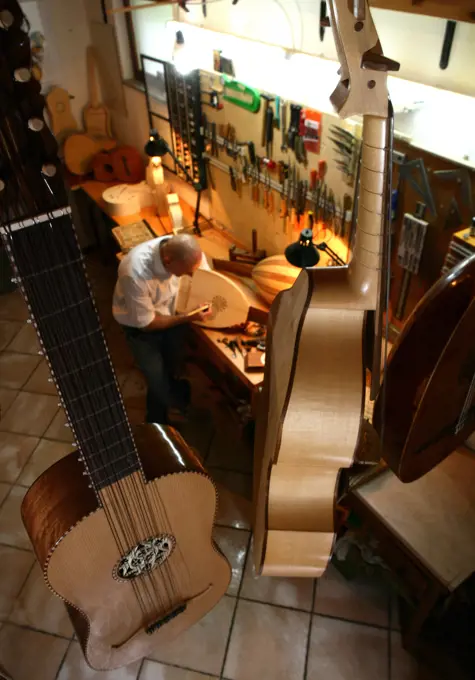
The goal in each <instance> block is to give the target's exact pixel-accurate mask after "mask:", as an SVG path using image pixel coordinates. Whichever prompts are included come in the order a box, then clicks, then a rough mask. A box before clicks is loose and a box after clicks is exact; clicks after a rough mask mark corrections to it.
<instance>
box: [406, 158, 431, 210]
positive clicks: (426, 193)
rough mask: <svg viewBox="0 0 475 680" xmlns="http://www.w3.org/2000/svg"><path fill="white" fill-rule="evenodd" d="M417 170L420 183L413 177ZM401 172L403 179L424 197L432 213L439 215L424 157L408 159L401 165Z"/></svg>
mask: <svg viewBox="0 0 475 680" xmlns="http://www.w3.org/2000/svg"><path fill="white" fill-rule="evenodd" d="M415 171H416V172H417V171H418V172H419V174H420V178H421V184H419V183H418V182H417V180H416V179H415V178H414V177H413V174H414V172H415ZM399 173H400V177H401V180H406V182H407V183H408V184H409V186H411V187H412V188H413V189H414V191H415V192H416V193H417V194H419V196H421V197H422V199H423V201H424V203H425V204H426V205H427V206H428V207H429V210H430V211H431V213H432V215H433V216H434V217H437V208H436V205H435V201H434V196H433V194H432V190H431V188H430V183H429V178H428V176H427V170H426V166H425V165H424V161H423V160H422V158H417V159H416V160H413V161H406V163H404V165H401V168H400V170H399Z"/></svg>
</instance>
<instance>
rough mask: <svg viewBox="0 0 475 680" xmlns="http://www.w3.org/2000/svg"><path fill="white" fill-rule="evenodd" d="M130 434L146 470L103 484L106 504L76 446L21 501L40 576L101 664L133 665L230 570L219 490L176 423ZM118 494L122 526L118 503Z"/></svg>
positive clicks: (184, 622) (191, 614)
mask: <svg viewBox="0 0 475 680" xmlns="http://www.w3.org/2000/svg"><path fill="white" fill-rule="evenodd" d="M134 434H135V441H136V445H137V450H138V453H139V457H140V461H141V465H142V469H143V474H142V472H141V471H137V472H134V473H133V474H132V475H130V476H129V477H127V478H125V479H123V480H121V481H117V482H116V483H115V484H112V485H111V486H109V487H107V489H105V490H103V492H101V498H102V507H101V506H100V505H99V503H98V499H97V498H96V495H95V494H94V492H93V490H92V489H91V488H90V487H89V486H88V482H87V479H86V477H84V476H83V475H82V474H81V472H82V469H83V466H82V463H81V462H80V461H79V460H78V455H77V454H74V453H72V454H70V455H69V456H66V457H65V458H63V459H62V460H60V461H59V462H58V463H56V464H55V465H53V466H52V467H51V468H49V469H48V470H47V471H46V472H44V473H43V475H41V477H40V478H39V479H38V480H37V481H36V482H35V484H34V485H33V486H32V487H31V489H30V490H29V491H28V493H27V495H26V497H25V500H24V502H23V507H22V515H23V520H24V523H25V526H26V528H27V530H28V533H29V535H30V538H31V541H32V543H33V546H34V548H35V552H36V555H37V558H38V561H39V563H40V565H41V567H42V569H43V572H44V576H45V580H46V582H47V583H48V585H49V586H50V588H51V589H52V590H53V591H54V592H55V593H56V594H57V595H59V596H60V597H61V598H62V599H63V600H64V601H65V603H66V606H67V608H68V611H69V614H70V617H71V620H72V621H73V624H74V627H75V630H76V634H77V636H78V638H79V641H80V643H81V646H82V648H83V651H84V654H85V657H86V659H87V661H88V663H89V664H90V665H91V666H92V667H93V668H95V669H97V670H107V669H113V668H118V667H120V666H125V665H127V664H130V663H132V662H134V661H136V660H137V659H140V658H142V657H144V656H147V655H148V654H150V652H151V650H152V649H154V648H156V647H157V646H160V645H163V644H166V643H167V642H169V641H170V640H171V639H173V638H174V637H175V636H177V635H179V634H180V633H181V632H183V631H184V630H186V629H187V628H189V626H190V625H192V624H193V623H195V622H196V621H198V620H199V619H200V618H201V617H202V616H203V615H204V614H205V613H207V612H208V611H209V610H210V609H211V608H212V607H214V605H215V604H216V603H217V602H218V601H219V599H220V598H221V597H222V595H223V594H224V592H225V591H226V588H227V586H228V584H229V581H230V576H231V572H230V567H229V564H228V562H227V560H226V559H225V557H224V556H223V555H222V554H221V553H220V552H219V549H218V548H217V547H216V546H215V544H214V542H213V540H212V529H213V522H214V517H215V512H216V500H217V497H216V489H215V487H214V484H213V482H212V481H211V479H210V478H209V477H208V476H207V475H206V473H205V472H204V470H203V468H202V467H201V464H200V463H199V461H198V459H197V458H196V457H195V456H194V454H193V453H192V451H191V449H190V448H189V447H188V446H187V445H186V444H185V442H184V440H183V439H182V438H181V436H180V435H178V434H177V433H176V432H175V431H174V430H173V429H172V428H167V427H161V426H158V425H142V426H139V427H137V428H136V430H135V433H134ZM144 476H145V478H144ZM121 487H122V488H121ZM122 493H126V494H127V495H126V496H125V497H124V503H125V504H127V506H128V511H129V513H130V520H129V522H128V523H127V525H126V524H125V522H121V521H120V517H119V516H118V515H119V513H118V512H117V502H119V503H120V499H121V495H122ZM146 505H147V506H148V508H149V511H147V512H144V508H145V506H146ZM108 515H109V521H108ZM111 516H112V521H111ZM122 533H123V535H124V540H125V541H127V545H128V548H129V549H128V550H126V551H125V552H123V551H120V550H119V548H118V545H117V540H116V539H117V536H116V534H122ZM138 535H139V536H140V540H137V538H136V536H138Z"/></svg>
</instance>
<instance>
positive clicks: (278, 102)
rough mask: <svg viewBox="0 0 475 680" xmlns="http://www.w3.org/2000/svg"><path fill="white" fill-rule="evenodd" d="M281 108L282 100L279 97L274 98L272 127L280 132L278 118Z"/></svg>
mask: <svg viewBox="0 0 475 680" xmlns="http://www.w3.org/2000/svg"><path fill="white" fill-rule="evenodd" d="M281 107H282V100H281V98H280V97H276V98H275V112H274V127H275V129H276V130H280V118H281Z"/></svg>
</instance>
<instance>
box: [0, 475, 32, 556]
mask: <svg viewBox="0 0 475 680" xmlns="http://www.w3.org/2000/svg"><path fill="white" fill-rule="evenodd" d="M26 491H27V490H26V489H25V487H24V486H14V487H12V490H11V491H10V493H9V495H8V496H7V498H6V500H5V502H4V503H3V505H2V507H1V508H0V543H5V544H6V545H12V546H16V547H17V548H26V549H27V550H31V543H30V539H29V538H28V534H27V533H26V531H25V527H24V526H23V522H22V521H21V515H20V507H21V503H22V500H23V496H24V495H25V493H26Z"/></svg>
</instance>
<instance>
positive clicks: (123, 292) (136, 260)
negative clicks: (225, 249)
mask: <svg viewBox="0 0 475 680" xmlns="http://www.w3.org/2000/svg"><path fill="white" fill-rule="evenodd" d="M169 238H170V236H161V237H160V238H156V239H153V240H152V241H146V242H145V243H141V244H140V245H139V246H136V247H135V248H133V249H132V250H131V251H130V253H128V254H127V255H126V256H125V257H124V259H123V260H122V262H121V263H120V265H119V276H118V279H117V283H116V286H115V290H114V297H113V301H112V313H113V315H114V318H115V320H116V321H118V322H119V323H120V324H122V325H124V326H133V327H134V328H145V326H148V325H149V324H150V323H151V322H152V321H153V320H154V318H155V315H156V314H162V315H164V316H172V315H174V314H175V305H176V296H177V293H178V286H179V281H180V279H179V277H178V276H175V275H174V274H170V272H168V271H167V270H166V269H165V266H164V264H163V262H162V259H161V257H160V244H161V243H163V242H164V241H165V240H167V239H169ZM200 269H207V270H208V271H209V270H210V267H209V265H208V262H207V260H206V256H205V255H204V253H203V259H202V261H201V264H200Z"/></svg>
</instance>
